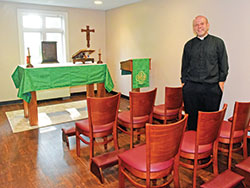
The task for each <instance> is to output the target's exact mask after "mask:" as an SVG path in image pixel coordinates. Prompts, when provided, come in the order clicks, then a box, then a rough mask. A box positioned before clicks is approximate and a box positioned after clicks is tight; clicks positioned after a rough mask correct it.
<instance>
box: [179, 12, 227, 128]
mask: <svg viewBox="0 0 250 188" xmlns="http://www.w3.org/2000/svg"><path fill="white" fill-rule="evenodd" d="M193 30H194V32H195V34H196V35H197V36H196V37H194V38H192V39H191V40H189V41H188V42H187V43H186V44H185V47H184V51H183V56H182V68H181V82H182V85H183V100H184V108H185V112H186V113H188V114H189V118H188V129H189V130H196V128H197V118H198V111H206V112H211V111H217V110H219V107H220V101H221V98H222V93H223V90H224V83H225V81H226V78H227V75H228V58H227V52H226V47H225V44H224V42H223V40H222V39H220V38H218V37H215V36H213V35H210V34H208V30H209V23H208V19H207V18H206V17H205V16H197V17H195V19H194V20H193Z"/></svg>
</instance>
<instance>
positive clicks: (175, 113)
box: [153, 87, 183, 124]
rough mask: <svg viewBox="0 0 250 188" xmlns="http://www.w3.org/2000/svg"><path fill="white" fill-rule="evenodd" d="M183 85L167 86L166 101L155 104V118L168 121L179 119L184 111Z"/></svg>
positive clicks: (164, 121)
mask: <svg viewBox="0 0 250 188" xmlns="http://www.w3.org/2000/svg"><path fill="white" fill-rule="evenodd" d="M182 104H183V99H182V87H165V103H164V104H160V105H156V106H154V110H153V118H155V119H158V120H162V121H163V123H164V124H166V123H167V121H171V122H173V121H177V120H178V119H180V118H181V113H182V106H183V105H182Z"/></svg>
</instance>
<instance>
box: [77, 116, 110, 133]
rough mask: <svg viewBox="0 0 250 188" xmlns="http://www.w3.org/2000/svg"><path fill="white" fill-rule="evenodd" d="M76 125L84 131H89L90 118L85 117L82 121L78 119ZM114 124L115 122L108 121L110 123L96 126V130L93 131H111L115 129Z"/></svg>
mask: <svg viewBox="0 0 250 188" xmlns="http://www.w3.org/2000/svg"><path fill="white" fill-rule="evenodd" d="M75 125H76V127H77V128H78V129H81V130H82V131H84V132H89V120H88V119H84V120H81V121H77V122H76V123H75ZM113 125H114V123H113V122H112V123H108V124H103V125H100V126H94V127H93V128H94V130H93V133H99V132H105V131H110V130H113Z"/></svg>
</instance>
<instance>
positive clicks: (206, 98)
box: [183, 82, 222, 130]
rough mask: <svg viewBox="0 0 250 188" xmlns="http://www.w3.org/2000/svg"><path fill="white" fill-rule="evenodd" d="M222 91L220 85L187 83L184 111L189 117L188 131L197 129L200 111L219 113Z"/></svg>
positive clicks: (184, 92) (185, 86) (185, 85)
mask: <svg viewBox="0 0 250 188" xmlns="http://www.w3.org/2000/svg"><path fill="white" fill-rule="evenodd" d="M221 98H222V91H221V89H220V86H219V84H218V83H216V84H207V83H195V82H187V83H185V84H184V86H183V100H184V109H185V112H186V113H187V114H189V117H188V130H196V129H197V120H198V111H203V112H212V111H218V110H219V108H220V101H221Z"/></svg>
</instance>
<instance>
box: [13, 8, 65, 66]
mask: <svg viewBox="0 0 250 188" xmlns="http://www.w3.org/2000/svg"><path fill="white" fill-rule="evenodd" d="M18 24H19V40H20V51H21V53H20V54H21V63H22V64H25V61H26V59H25V57H26V56H27V55H28V49H27V48H29V49H30V55H31V63H32V64H38V63H41V62H42V49H41V42H42V41H56V42H57V59H58V61H59V62H66V41H67V37H66V36H67V33H66V25H67V13H65V12H51V11H40V10H23V9H19V10H18Z"/></svg>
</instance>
